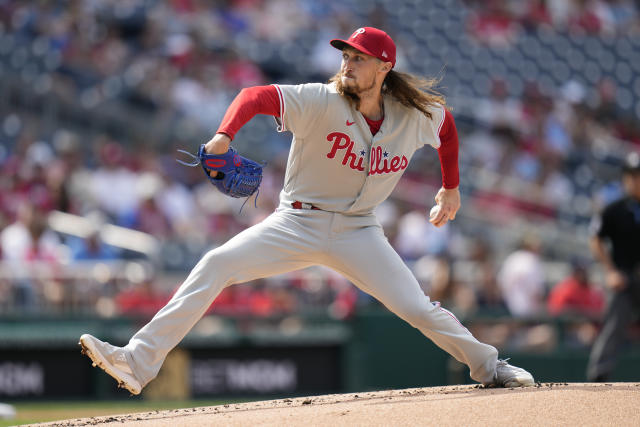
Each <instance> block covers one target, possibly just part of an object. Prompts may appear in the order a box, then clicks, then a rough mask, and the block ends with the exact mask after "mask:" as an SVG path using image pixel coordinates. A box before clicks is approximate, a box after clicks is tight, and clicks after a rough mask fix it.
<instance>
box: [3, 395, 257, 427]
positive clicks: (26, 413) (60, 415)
mask: <svg viewBox="0 0 640 427" xmlns="http://www.w3.org/2000/svg"><path fill="white" fill-rule="evenodd" d="M251 400H255V399H227V400H188V401H149V400H135V401H113V400H110V401H85V402H78V401H49V402H6V403H10V404H11V405H13V407H14V408H15V409H16V418H14V419H13V420H0V427H7V426H14V425H21V424H32V423H42V422H48V421H57V420H66V419H73V418H85V417H98V416H103V415H117V414H129V413H135V412H150V411H156V410H158V411H162V410H165V409H178V408H196V407H200V406H215V405H222V404H226V403H237V402H248V401H251Z"/></svg>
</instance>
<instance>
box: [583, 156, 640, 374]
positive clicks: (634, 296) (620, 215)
mask: <svg viewBox="0 0 640 427" xmlns="http://www.w3.org/2000/svg"><path fill="white" fill-rule="evenodd" d="M622 181H623V186H624V189H625V193H626V194H625V196H624V197H623V198H622V199H619V200H617V201H615V202H613V203H611V204H609V205H608V206H607V207H605V209H604V211H603V212H602V214H601V215H600V217H599V218H597V219H596V220H595V221H594V226H593V228H594V230H593V231H594V236H593V237H592V239H591V249H592V251H593V253H594V255H595V257H596V258H597V259H598V260H599V261H600V262H601V263H602V265H603V267H604V269H605V284H606V286H607V288H608V290H609V293H610V299H609V303H608V306H607V311H606V313H605V317H604V323H603V326H602V330H601V331H600V334H599V335H598V338H597V339H596V342H595V343H594V345H593V349H592V351H591V357H590V359H589V366H588V370H587V377H588V379H589V380H590V381H608V380H609V379H610V377H611V374H613V371H614V368H615V365H616V359H617V355H618V352H619V349H620V345H621V344H622V342H623V340H624V338H625V336H626V334H627V332H628V329H629V325H630V324H631V322H632V321H633V319H634V317H635V316H636V315H637V314H638V313H639V312H640V153H638V152H633V153H631V154H629V155H628V157H627V158H626V161H625V164H624V168H623V173H622ZM607 243H609V244H610V247H611V250H610V251H609V250H608V249H607V246H606V245H607Z"/></svg>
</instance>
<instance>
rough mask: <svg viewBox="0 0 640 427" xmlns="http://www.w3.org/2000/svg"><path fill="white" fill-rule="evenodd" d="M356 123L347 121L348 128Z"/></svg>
mask: <svg viewBox="0 0 640 427" xmlns="http://www.w3.org/2000/svg"><path fill="white" fill-rule="evenodd" d="M354 123H355V122H349V120H347V126H351V125H352V124H354Z"/></svg>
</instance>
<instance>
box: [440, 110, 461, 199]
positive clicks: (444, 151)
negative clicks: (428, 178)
mask: <svg viewBox="0 0 640 427" xmlns="http://www.w3.org/2000/svg"><path fill="white" fill-rule="evenodd" d="M444 114H445V116H444V122H443V123H442V128H441V129H440V135H439V136H440V148H438V157H440V168H441V170H442V186H443V187H444V188H446V189H452V188H456V187H457V186H458V185H459V184H460V172H459V170H458V145H459V143H458V130H457V129H456V124H455V122H454V120H453V115H452V114H451V112H450V111H448V110H445V113H444Z"/></svg>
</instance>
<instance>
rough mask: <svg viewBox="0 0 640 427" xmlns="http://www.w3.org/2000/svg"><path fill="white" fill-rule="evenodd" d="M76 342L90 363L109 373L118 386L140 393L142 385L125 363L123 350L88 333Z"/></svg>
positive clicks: (132, 392)
mask: <svg viewBox="0 0 640 427" xmlns="http://www.w3.org/2000/svg"><path fill="white" fill-rule="evenodd" d="M78 344H80V346H81V347H82V350H81V351H82V354H86V355H87V356H89V358H90V359H91V361H92V362H93V363H92V365H93V366H94V367H95V366H98V367H99V368H100V369H102V370H103V371H105V372H106V373H107V374H109V375H111V376H112V377H113V378H114V379H115V380H116V381H117V382H118V387H120V388H126V389H127V390H129V391H130V392H131V394H140V392H141V391H142V386H141V385H140V381H138V380H137V379H136V377H135V375H134V374H133V371H132V370H131V367H130V366H129V364H128V363H127V358H126V356H125V354H124V350H122V349H121V348H120V347H116V346H114V345H111V344H109V343H108V342H103V341H100V340H99V339H97V338H95V337H94V336H92V335H89V334H84V335H82V336H81V337H80V342H79V343H78Z"/></svg>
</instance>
